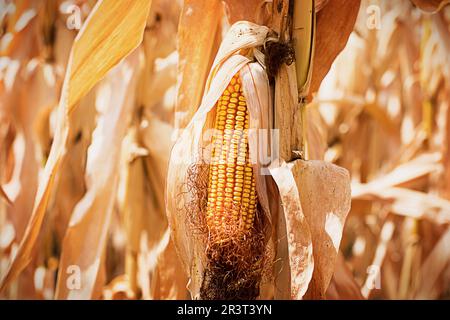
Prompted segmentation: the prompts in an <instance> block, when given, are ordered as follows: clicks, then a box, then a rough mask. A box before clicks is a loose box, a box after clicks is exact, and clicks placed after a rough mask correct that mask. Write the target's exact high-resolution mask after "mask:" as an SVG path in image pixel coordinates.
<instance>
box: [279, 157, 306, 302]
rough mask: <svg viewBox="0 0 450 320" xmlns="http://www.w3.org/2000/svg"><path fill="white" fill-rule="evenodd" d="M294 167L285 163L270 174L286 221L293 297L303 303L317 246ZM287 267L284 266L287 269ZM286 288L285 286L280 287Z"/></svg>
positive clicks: (291, 294) (292, 164)
mask: <svg viewBox="0 0 450 320" xmlns="http://www.w3.org/2000/svg"><path fill="white" fill-rule="evenodd" d="M293 166H295V162H293V163H289V164H286V163H283V164H281V166H279V167H277V168H273V169H271V170H270V173H271V174H272V177H273V179H274V180H275V183H276V184H277V186H278V190H279V192H280V200H281V204H282V207H283V215H284V220H285V221H286V232H287V234H286V235H287V239H277V240H278V241H287V244H288V256H289V270H290V277H289V278H290V286H287V287H290V296H289V298H291V299H294V300H300V299H302V298H303V296H304V295H305V293H306V290H307V289H308V285H309V283H310V281H311V278H312V275H313V270H314V263H315V262H314V258H313V243H312V239H311V232H310V227H309V226H308V223H307V220H306V218H305V215H304V213H303V210H302V206H301V203H300V196H299V190H298V189H297V186H296V182H295V180H294V176H293V173H292V168H293ZM286 267H287V266H284V268H286ZM277 285H282V284H277Z"/></svg>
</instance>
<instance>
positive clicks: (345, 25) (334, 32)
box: [310, 0, 360, 94]
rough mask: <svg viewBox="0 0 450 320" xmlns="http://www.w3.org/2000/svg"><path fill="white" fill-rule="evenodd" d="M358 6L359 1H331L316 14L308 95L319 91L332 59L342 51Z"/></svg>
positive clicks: (351, 28)
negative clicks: (311, 71) (314, 40)
mask: <svg viewBox="0 0 450 320" xmlns="http://www.w3.org/2000/svg"><path fill="white" fill-rule="evenodd" d="M359 5H360V0H333V1H329V2H328V3H327V4H326V5H325V6H324V7H323V8H322V10H320V11H319V12H318V13H317V22H316V42H315V49H314V50H315V53H314V59H313V73H312V78H311V86H310V94H312V93H314V92H316V91H317V90H318V89H319V85H320V83H321V82H322V79H323V78H324V77H325V75H326V74H327V73H328V70H330V67H331V64H332V63H333V61H334V59H335V58H336V57H337V55H338V54H339V53H340V52H341V51H342V49H344V47H345V45H346V43H347V40H348V37H349V36H350V33H351V32H352V30H353V26H354V25H355V21H356V17H357V15H358V11H359Z"/></svg>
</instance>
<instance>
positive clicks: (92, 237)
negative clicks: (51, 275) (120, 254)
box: [55, 51, 138, 299]
mask: <svg viewBox="0 0 450 320" xmlns="http://www.w3.org/2000/svg"><path fill="white" fill-rule="evenodd" d="M137 64H138V51H136V52H135V53H134V54H132V55H130V57H129V58H127V59H126V60H124V61H123V62H122V63H121V64H120V65H118V66H117V67H116V68H114V69H113V70H111V72H110V73H109V75H108V77H107V79H105V81H104V82H103V83H102V84H101V85H100V87H99V89H98V99H97V110H98V111H99V113H100V116H99V118H98V121H97V127H96V129H95V130H94V132H93V134H92V136H93V138H92V143H91V145H90V147H89V149H88V159H87V164H86V176H85V179H86V183H87V187H88V189H87V192H86V194H85V195H84V197H83V198H82V199H81V200H80V201H79V202H78V204H77V205H76V206H75V208H74V211H73V213H72V217H71V220H70V222H69V226H68V229H67V231H66V235H65V237H64V241H63V245H62V252H61V258H60V265H59V270H60V271H59V273H58V282H57V290H56V293H55V298H56V299H91V298H93V293H94V288H95V286H96V283H97V281H98V280H97V277H98V272H99V270H100V262H101V260H102V255H103V252H104V248H105V245H106V240H107V235H108V230H109V225H110V221H111V215H112V212H113V207H114V201H115V193H116V189H117V184H118V179H119V170H118V169H119V162H120V153H121V146H122V140H123V138H124V136H125V132H126V129H127V127H128V124H129V121H130V117H131V110H132V108H133V106H134V90H133V89H134V86H135V85H136V80H137V78H136V71H135V70H136V69H137V67H136V66H137ZM70 266H77V267H78V268H79V270H80V276H81V287H80V288H78V289H77V290H71V288H70V287H68V286H67V281H68V280H67V279H68V278H69V277H70V275H71V274H70V273H68V272H67V270H69V267H70Z"/></svg>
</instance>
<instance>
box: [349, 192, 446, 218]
mask: <svg viewBox="0 0 450 320" xmlns="http://www.w3.org/2000/svg"><path fill="white" fill-rule="evenodd" d="M352 189H354V190H356V191H355V192H356V193H355V197H353V196H352V197H353V199H361V200H369V201H376V200H383V201H387V202H391V204H390V210H391V211H392V212H393V213H395V214H398V215H402V216H405V217H411V218H416V219H428V220H430V221H433V222H435V223H437V224H447V223H449V222H450V201H448V200H445V199H442V198H440V197H438V196H436V195H433V194H430V193H425V192H420V191H413V190H409V189H405V188H396V187H387V188H384V189H372V188H370V189H366V190H364V192H360V191H359V190H358V189H359V185H355V184H354V185H352Z"/></svg>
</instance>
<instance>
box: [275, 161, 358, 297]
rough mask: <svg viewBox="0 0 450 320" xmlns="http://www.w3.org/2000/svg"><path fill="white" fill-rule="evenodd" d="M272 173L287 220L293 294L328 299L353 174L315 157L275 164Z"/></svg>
mask: <svg viewBox="0 0 450 320" xmlns="http://www.w3.org/2000/svg"><path fill="white" fill-rule="evenodd" d="M270 171H271V173H272V176H273V177H274V180H275V182H276V183H277V186H278V189H279V192H280V197H281V202H282V205H283V211H284V216H285V221H286V229H287V235H288V237H287V239H285V240H284V241H287V242H288V251H289V263H290V265H289V268H290V292H291V296H290V298H292V299H302V298H307V299H324V298H325V293H326V290H327V288H328V285H329V283H330V280H331V277H332V276H333V273H334V266H335V262H336V258H337V254H338V251H339V245H340V241H341V237H342V232H343V227H344V223H345V219H346V216H347V214H348V212H349V210H350V199H351V197H350V179H349V174H348V172H347V171H346V170H345V169H343V168H340V167H338V166H336V165H332V164H329V163H326V162H323V161H317V160H314V161H303V160H295V161H293V162H290V163H287V164H286V163H284V162H281V163H279V164H277V163H273V164H272V166H271V168H270ZM279 241H283V239H279ZM280 281H281V279H280ZM284 281H286V278H285V279H284ZM277 285H278V286H284V287H287V284H286V283H282V282H278V283H277Z"/></svg>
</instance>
